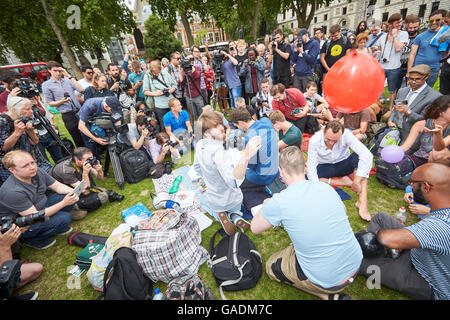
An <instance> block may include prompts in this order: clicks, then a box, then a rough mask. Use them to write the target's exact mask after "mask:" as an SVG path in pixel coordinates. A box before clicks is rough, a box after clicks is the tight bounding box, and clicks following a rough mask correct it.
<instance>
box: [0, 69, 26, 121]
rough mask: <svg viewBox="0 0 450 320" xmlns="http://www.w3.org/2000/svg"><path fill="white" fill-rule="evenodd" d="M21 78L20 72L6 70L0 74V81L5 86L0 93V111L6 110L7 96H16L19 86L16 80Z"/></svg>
mask: <svg viewBox="0 0 450 320" xmlns="http://www.w3.org/2000/svg"><path fill="white" fill-rule="evenodd" d="M20 78H22V75H21V74H20V73H17V72H15V71H11V70H6V71H3V72H2V73H1V75H0V82H1V83H2V84H3V85H4V86H5V91H3V92H2V93H0V113H4V112H7V111H8V107H7V102H8V98H9V96H10V95H11V96H17V95H18V94H19V92H20V88H18V87H17V82H18V81H19V80H20Z"/></svg>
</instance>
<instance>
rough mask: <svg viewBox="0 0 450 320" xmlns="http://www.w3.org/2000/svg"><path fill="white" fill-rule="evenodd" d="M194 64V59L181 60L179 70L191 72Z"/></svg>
mask: <svg viewBox="0 0 450 320" xmlns="http://www.w3.org/2000/svg"><path fill="white" fill-rule="evenodd" d="M193 63H194V58H193V57H192V58H189V59H186V58H182V59H181V61H180V65H181V68H182V69H183V71H184V72H191V71H192V65H193Z"/></svg>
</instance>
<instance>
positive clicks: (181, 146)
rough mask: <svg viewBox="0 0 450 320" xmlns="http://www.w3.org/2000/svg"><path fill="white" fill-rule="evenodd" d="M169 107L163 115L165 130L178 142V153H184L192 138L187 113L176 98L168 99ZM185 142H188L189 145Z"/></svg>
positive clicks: (192, 132)
mask: <svg viewBox="0 0 450 320" xmlns="http://www.w3.org/2000/svg"><path fill="white" fill-rule="evenodd" d="M169 107H170V111H169V112H167V113H166V114H165V115H164V117H163V120H164V126H165V129H166V132H167V134H168V135H169V136H170V139H171V140H173V141H175V142H177V143H178V145H177V149H178V150H179V151H180V154H186V153H187V151H188V150H190V149H188V148H189V147H190V144H191V143H192V140H193V139H194V135H193V134H194V131H193V130H192V126H191V122H190V119H189V114H188V113H187V112H186V111H185V110H182V106H181V102H180V100H178V99H177V98H172V99H170V100H169ZM185 144H189V146H186V145H185Z"/></svg>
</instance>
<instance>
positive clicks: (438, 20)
mask: <svg viewBox="0 0 450 320" xmlns="http://www.w3.org/2000/svg"><path fill="white" fill-rule="evenodd" d="M442 20H444V18H437V19H430V20H428V23H435V22H441V21H442Z"/></svg>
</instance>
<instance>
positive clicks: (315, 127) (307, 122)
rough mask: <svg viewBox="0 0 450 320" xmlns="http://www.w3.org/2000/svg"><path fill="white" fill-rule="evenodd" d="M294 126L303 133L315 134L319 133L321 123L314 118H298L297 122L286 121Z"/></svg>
mask: <svg viewBox="0 0 450 320" xmlns="http://www.w3.org/2000/svg"><path fill="white" fill-rule="evenodd" d="M286 120H287V121H289V122H290V123H292V124H293V125H294V126H296V127H297V128H299V129H300V131H301V132H302V133H310V134H314V133H315V132H317V131H319V130H320V128H319V122H318V121H317V119H316V118H314V117H313V116H305V117H303V118H298V119H297V120H291V119H286Z"/></svg>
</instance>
